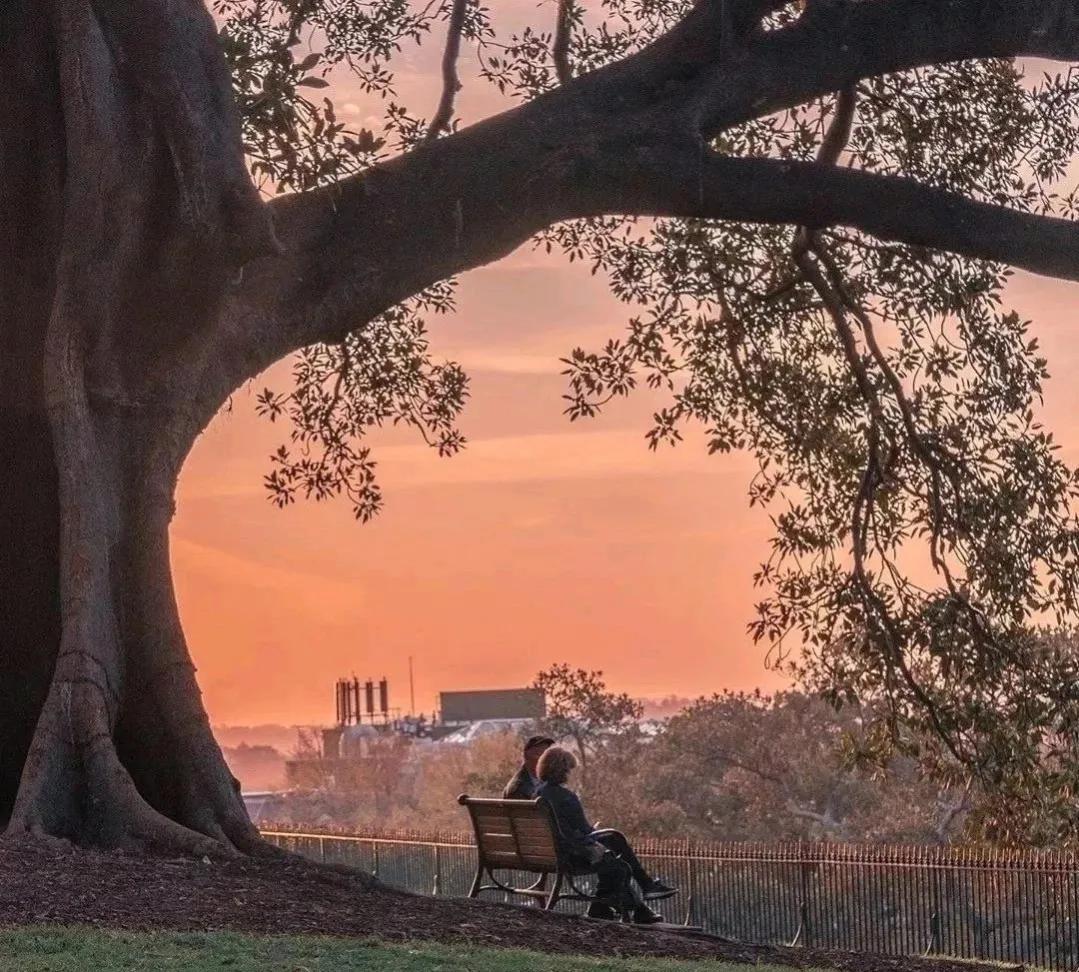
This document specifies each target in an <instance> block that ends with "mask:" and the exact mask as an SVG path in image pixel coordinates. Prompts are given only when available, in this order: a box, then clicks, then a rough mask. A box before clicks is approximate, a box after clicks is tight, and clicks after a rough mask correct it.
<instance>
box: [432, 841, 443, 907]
mask: <svg viewBox="0 0 1079 972" xmlns="http://www.w3.org/2000/svg"><path fill="white" fill-rule="evenodd" d="M441 850H442V849H441V848H440V847H439V846H438V844H435V886H434V888H432V890H431V894H433V895H434V896H435V897H436V898H437V897H438V896H439V895H440V894H442V853H441Z"/></svg>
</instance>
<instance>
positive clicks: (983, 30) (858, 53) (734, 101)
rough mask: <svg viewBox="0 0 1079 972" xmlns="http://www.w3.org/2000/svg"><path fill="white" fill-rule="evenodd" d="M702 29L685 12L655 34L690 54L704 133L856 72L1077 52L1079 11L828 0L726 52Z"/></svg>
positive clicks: (1023, 4)
mask: <svg viewBox="0 0 1079 972" xmlns="http://www.w3.org/2000/svg"><path fill="white" fill-rule="evenodd" d="M705 29H706V25H704V24H703V23H697V22H695V21H693V19H692V17H687V18H686V20H685V21H683V23H682V24H681V25H679V27H677V28H676V29H675V30H674V31H672V34H671V35H669V39H665V41H664V42H663V43H664V44H665V46H674V47H675V49H676V50H682V51H685V52H687V56H691V57H694V58H697V59H698V63H699V67H700V74H699V75H698V77H697V78H696V79H695V80H694V81H693V82H692V83H693V85H694V86H695V88H696V91H695V94H694V95H693V96H692V97H693V100H694V110H695V112H696V114H697V117H698V119H699V123H700V126H701V128H702V130H703V131H704V133H705V134H715V133H717V132H719V131H721V130H722V129H724V128H727V127H729V126H730V125H733V124H737V123H739V122H742V121H746V120H748V119H750V118H754V117H760V116H761V115H765V114H768V113H770V112H773V111H780V110H782V109H784V108H789V107H793V106H794V105H798V104H804V103H805V102H807V101H810V100H812V99H813V98H819V97H823V96H825V95H827V94H829V93H831V92H834V91H838V90H840V89H841V88H843V87H845V86H847V85H850V84H852V83H854V82H856V81H858V80H861V79H863V78H869V77H876V76H880V75H884V74H890V73H894V72H898V71H906V70H910V69H913V68H918V67H925V66H927V65H931V64H943V63H948V62H952V61H959V60H967V59H976V58H987V57H1044V58H1049V59H1053V60H1077V59H1079V10H1077V9H1075V7H1074V4H1070V3H1064V2H1062V0H873V2H871V3H849V2H845V3H835V4H826V5H822V6H821V8H820V11H819V13H817V14H815V15H807V16H806V17H804V18H803V19H802V20H800V21H799V22H798V23H796V24H794V25H792V26H790V27H787V28H784V29H782V30H775V31H768V32H758V33H756V34H755V35H753V37H752V38H751V40H750V42H748V43H747V46H746V48H745V50H744V51H743V52H742V55H741V56H740V57H739V58H736V59H733V60H723V59H721V58H717V57H716V55H715V52H714V51H711V52H710V51H709V50H708V49H707V48H705V47H704V46H703V44H702V42H701V39H700V37H699V35H700V34H701V33H702V31H703V30H705ZM675 38H677V44H675V43H674V41H675ZM657 46H658V45H657ZM682 69H683V70H685V65H683V66H682ZM680 94H684V93H680Z"/></svg>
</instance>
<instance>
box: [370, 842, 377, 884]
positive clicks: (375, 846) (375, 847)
mask: <svg viewBox="0 0 1079 972" xmlns="http://www.w3.org/2000/svg"><path fill="white" fill-rule="evenodd" d="M371 847H372V848H373V850H374V854H375V866H374V867H373V868H372V869H371V873H372V874H373V875H374V876H375V877H378V841H377V840H376V841H375V842H374V843H373V844H372V845H371Z"/></svg>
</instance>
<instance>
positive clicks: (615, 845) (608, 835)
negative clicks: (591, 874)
mask: <svg viewBox="0 0 1079 972" xmlns="http://www.w3.org/2000/svg"><path fill="white" fill-rule="evenodd" d="M592 836H593V837H595V838H596V840H598V841H599V842H600V843H601V844H602V845H603V846H604V847H606V848H607V850H609V851H611V853H613V854H617V855H618V856H619V857H621V858H622V860H623V861H625V862H626V863H627V864H628V865H629V868H630V870H631V871H632V872H633V880H634V881H636V882H637V883H638V884H639V885H641V886H642V887H643V886H644V885H645V884H646V883H647V882H648V880H649V878H648V872H647V871H645V869H644V868H643V867H642V866H641V862H640V861H639V860H638V859H637V855H636V854H634V853H633V848H632V847H630V846H629V841H628V840H626V835H625V834H623V833H622V832H621V831H619V830H593V831H592Z"/></svg>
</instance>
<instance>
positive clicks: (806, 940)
mask: <svg viewBox="0 0 1079 972" xmlns="http://www.w3.org/2000/svg"><path fill="white" fill-rule="evenodd" d="M800 850H801V847H799V851H800ZM799 856H801V855H799ZM810 868H811V865H810V864H809V862H808V861H805V860H803V861H802V867H801V870H802V908H801V911H802V926H801V928H799V929H798V936H797V937H796V938H795V941H796V942H797V941H798V939H799V938H800V939H801V944H802V945H803V946H804V947H805V948H812V947H813V925H812V923H811V922H810V920H809V876H810Z"/></svg>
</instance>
